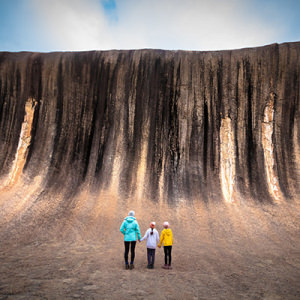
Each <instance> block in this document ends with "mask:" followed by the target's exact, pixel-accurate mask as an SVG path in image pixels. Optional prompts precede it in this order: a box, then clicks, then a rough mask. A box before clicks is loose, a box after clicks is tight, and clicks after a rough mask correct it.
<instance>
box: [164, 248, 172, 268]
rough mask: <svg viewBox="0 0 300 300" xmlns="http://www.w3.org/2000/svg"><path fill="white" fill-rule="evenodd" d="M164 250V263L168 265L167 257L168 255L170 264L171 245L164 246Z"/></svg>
mask: <svg viewBox="0 0 300 300" xmlns="http://www.w3.org/2000/svg"><path fill="white" fill-rule="evenodd" d="M164 251H165V264H166V265H168V262H167V261H168V257H169V265H170V266H171V260H172V255H171V253H172V246H164Z"/></svg>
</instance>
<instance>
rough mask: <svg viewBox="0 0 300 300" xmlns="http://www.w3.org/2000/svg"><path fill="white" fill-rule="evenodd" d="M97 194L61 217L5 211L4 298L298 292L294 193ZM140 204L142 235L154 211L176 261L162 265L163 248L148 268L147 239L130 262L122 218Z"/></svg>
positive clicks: (280, 295)
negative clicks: (158, 200)
mask: <svg viewBox="0 0 300 300" xmlns="http://www.w3.org/2000/svg"><path fill="white" fill-rule="evenodd" d="M94 200H95V201H94V202H93V201H92V200H89V201H85V202H82V201H81V202H80V201H76V203H77V204H76V205H75V206H73V207H72V218H71V217H70V216H68V218H67V219H65V218H66V216H61V217H60V218H61V219H59V218H58V219H56V220H55V224H56V225H55V226H54V225H53V224H52V225H51V226H50V225H49V223H47V222H46V223H38V222H39V220H42V219H43V217H42V216H40V217H37V218H36V219H35V221H34V222H35V223H34V224H35V226H33V225H32V224H33V223H30V222H29V218H30V216H32V211H31V212H29V211H27V213H26V214H27V215H26V214H25V213H23V214H20V213H19V214H18V218H16V217H15V218H14V220H15V221H12V218H9V220H10V222H9V223H6V222H5V220H4V219H5V218H2V223H1V228H0V229H1V235H0V299H128V298H131V299H216V300H217V299H218V300H219V299H270V300H271V299H272V300H273V299H300V285H299V282H300V236H299V228H300V227H299V219H300V218H299V208H298V206H297V205H296V204H295V203H294V204H293V203H292V204H291V203H290V204H288V205H287V204H284V205H279V206H274V205H264V206H258V205H243V204H240V205H231V206H226V205H223V204H219V205H216V204H210V205H204V204H198V205H195V204H193V205H188V206H187V205H183V204H182V205H177V206H176V207H175V206H168V205H166V204H164V205H162V204H152V205H150V204H149V205H148V207H147V209H145V205H146V204H145V203H140V202H131V203H123V204H122V205H119V204H118V203H117V201H115V202H114V201H110V202H105V201H104V202H102V204H101V205H100V206H99V204H97V203H98V202H97V201H96V199H94ZM105 203H106V204H105ZM132 208H133V209H135V211H136V217H137V220H138V221H139V224H140V228H141V232H142V235H143V234H144V233H145V231H146V230H147V228H148V225H149V222H150V221H152V220H155V221H156V222H157V229H158V231H159V232H161V230H162V223H163V221H166V220H168V221H169V222H170V225H171V229H172V230H173V234H174V245H173V252H172V254H173V257H172V259H173V269H172V270H164V269H162V268H161V266H162V264H163V249H157V250H156V263H155V268H154V269H153V270H148V269H147V268H146V265H147V261H146V242H145V241H144V242H142V243H138V244H137V247H136V260H135V269H134V270H125V268H124V261H123V253H124V246H123V235H122V234H121V233H120V232H119V228H120V225H121V223H122V220H123V218H124V217H125V216H126V214H127V212H128V211H129V210H130V209H132ZM35 214H36V213H35ZM2 216H3V215H2ZM48 217H49V215H48ZM44 219H45V215H44ZM50 219H51V218H50V217H49V220H50ZM3 220H4V221H3ZM16 220H17V221H16ZM32 222H33V221H32ZM30 224H31V225H30ZM36 227H39V230H37V229H36ZM50 231H51V232H52V234H49V232H50Z"/></svg>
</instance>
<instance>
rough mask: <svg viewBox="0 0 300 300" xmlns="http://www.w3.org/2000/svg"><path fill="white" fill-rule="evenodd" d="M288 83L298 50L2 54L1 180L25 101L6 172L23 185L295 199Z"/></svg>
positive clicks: (293, 115) (298, 74) (294, 85)
mask: <svg viewBox="0 0 300 300" xmlns="http://www.w3.org/2000/svg"><path fill="white" fill-rule="evenodd" d="M299 82H300V43H287V44H281V45H277V44H274V45H270V46H265V47H261V48H253V49H242V50H234V51H220V52H185V51H162V50H136V51H107V52H101V51H94V52H78V53H76V52H74V53H48V54H41V53H26V52H21V53H6V52H2V53H0V172H1V175H2V178H6V176H8V174H10V176H11V174H12V173H14V172H16V170H14V169H15V168H16V166H15V165H17V164H16V162H15V161H16V156H17V152H18V144H20V139H21V129H22V123H24V122H26V121H24V120H25V119H26V118H27V119H29V118H28V117H26V116H25V115H26V111H25V107H26V103H28V102H29V103H31V101H34V102H32V103H33V104H32V110H33V114H34V117H33V119H32V124H30V127H32V128H31V130H30V140H29V143H27V148H26V149H25V150H26V151H25V152H26V155H24V154H23V156H22V157H23V158H22V159H23V162H22V163H21V165H18V166H17V168H19V169H20V168H21V173H22V172H23V174H26V176H27V178H29V179H30V180H31V179H33V178H34V177H36V176H42V178H43V184H44V186H45V189H46V190H47V189H49V188H54V189H55V191H59V189H60V188H61V187H62V186H63V187H66V188H67V189H68V191H69V192H72V193H74V191H76V189H77V188H78V187H80V186H81V185H82V184H83V183H86V184H89V185H93V186H94V187H95V188H97V189H98V188H99V189H108V188H111V187H112V185H113V187H114V188H117V189H118V190H119V192H120V195H123V196H125V197H127V196H143V195H145V196H147V195H148V196H149V195H150V196H151V198H152V199H159V198H167V199H169V200H170V201H174V200H176V199H179V198H184V199H189V198H192V199H195V198H197V199H199V200H207V199H209V198H217V199H222V198H224V199H225V200H226V201H229V202H232V201H235V200H236V199H240V198H245V197H246V198H249V197H251V198H254V199H257V200H259V201H280V200H282V199H284V198H294V197H295V196H296V195H299V194H300V189H299V182H300V181H299V167H300V166H299V160H300V156H299V155H300V154H299V147H300V146H299V144H300V122H299V118H300V108H299V107H300V106H299V97H300V83H299ZM270 103H271V106H270V107H269V110H270V111H269V114H271V115H272V119H271V120H270V122H271V123H270V126H269V128H270V129H269V134H268V133H266V128H265V124H266V122H267V121H266V117H265V116H264V114H265V111H266V107H268V105H270ZM27 105H28V104H27ZM222 120H223V121H222ZM226 120H227V121H226ZM222 124H227V125H226V126H227V127H226V128H222ZM266 134H267V136H266ZM222 135H223V136H222ZM228 136H229V138H228ZM222 143H223V145H222ZM224 143H225V144H224ZM226 143H227V144H226ZM228 143H229V144H228ZM25 146H26V145H25ZM222 149H223V150H222ZM22 151H23V152H24V149H23V150H22ZM225 152H226V153H225ZM19 157H20V155H19ZM23 165H24V168H23ZM222 168H223V171H222ZM18 172H20V170H19V171H18ZM11 180H12V179H10V180H8V181H6V183H4V184H2V186H3V185H12V184H13V183H14V182H12V181H11ZM14 180H15V179H14Z"/></svg>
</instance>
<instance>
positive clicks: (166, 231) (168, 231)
mask: <svg viewBox="0 0 300 300" xmlns="http://www.w3.org/2000/svg"><path fill="white" fill-rule="evenodd" d="M164 230H165V233H166V235H168V236H170V235H171V234H172V231H171V229H170V228H167V229H164Z"/></svg>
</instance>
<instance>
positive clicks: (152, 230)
mask: <svg viewBox="0 0 300 300" xmlns="http://www.w3.org/2000/svg"><path fill="white" fill-rule="evenodd" d="M150 234H151V235H153V228H152V227H151V232H150Z"/></svg>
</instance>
